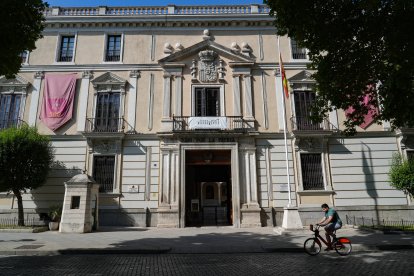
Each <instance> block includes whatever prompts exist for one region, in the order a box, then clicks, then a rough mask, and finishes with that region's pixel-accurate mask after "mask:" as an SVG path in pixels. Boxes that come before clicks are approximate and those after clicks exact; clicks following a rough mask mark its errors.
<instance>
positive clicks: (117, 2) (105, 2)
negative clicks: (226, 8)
mask: <svg viewBox="0 0 414 276" xmlns="http://www.w3.org/2000/svg"><path fill="white" fill-rule="evenodd" d="M44 1H45V2H47V3H49V6H51V7H52V6H60V7H96V6H167V5H169V4H174V5H177V6H197V5H248V4H262V3H263V0H150V1H148V0H44Z"/></svg>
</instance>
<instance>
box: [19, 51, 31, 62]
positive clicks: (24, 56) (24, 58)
mask: <svg viewBox="0 0 414 276" xmlns="http://www.w3.org/2000/svg"><path fill="white" fill-rule="evenodd" d="M19 56H20V58H21V60H22V61H21V63H22V64H27V59H28V57H29V51H23V52H21V53H20V55H19Z"/></svg>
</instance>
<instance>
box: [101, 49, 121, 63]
mask: <svg viewBox="0 0 414 276" xmlns="http://www.w3.org/2000/svg"><path fill="white" fill-rule="evenodd" d="M120 60H121V51H120V50H108V51H107V53H106V55H105V61H108V62H115V61H120Z"/></svg>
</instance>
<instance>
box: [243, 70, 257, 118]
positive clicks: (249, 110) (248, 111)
mask: <svg viewBox="0 0 414 276" xmlns="http://www.w3.org/2000/svg"><path fill="white" fill-rule="evenodd" d="M243 79H244V100H245V102H244V106H245V113H244V117H245V119H247V120H254V116H253V99H252V76H251V75H244V78H243Z"/></svg>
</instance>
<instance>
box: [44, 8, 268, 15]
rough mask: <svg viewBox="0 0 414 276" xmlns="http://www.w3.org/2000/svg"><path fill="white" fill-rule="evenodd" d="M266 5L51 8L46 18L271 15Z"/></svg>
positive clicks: (46, 13) (47, 10)
mask: <svg viewBox="0 0 414 276" xmlns="http://www.w3.org/2000/svg"><path fill="white" fill-rule="evenodd" d="M269 12H270V8H269V7H268V6H266V5H218V6H208V5H202V6H174V5H169V6H167V7H156V6H154V7H51V8H47V9H46V10H45V12H44V14H45V16H47V17H49V16H97V15H110V16H111V15H112V16H113V15H116V16H137V15H166V14H170V15H174V14H175V15H200V14H269Z"/></svg>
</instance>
